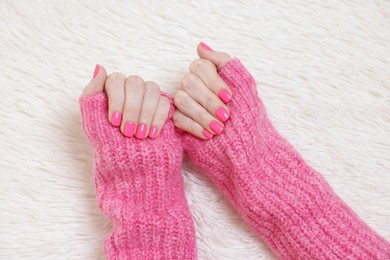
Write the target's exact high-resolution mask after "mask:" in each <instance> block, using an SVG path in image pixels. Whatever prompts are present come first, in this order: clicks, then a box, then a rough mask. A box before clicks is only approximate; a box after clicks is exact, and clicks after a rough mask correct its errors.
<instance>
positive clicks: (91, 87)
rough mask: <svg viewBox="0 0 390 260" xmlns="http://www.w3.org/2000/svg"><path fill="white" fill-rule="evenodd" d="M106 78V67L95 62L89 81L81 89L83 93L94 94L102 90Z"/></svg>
mask: <svg viewBox="0 0 390 260" xmlns="http://www.w3.org/2000/svg"><path fill="white" fill-rule="evenodd" d="M106 78H107V72H106V69H105V68H104V67H103V66H100V65H99V64H96V66H95V70H94V72H93V76H92V79H91V81H90V82H89V83H88V85H87V86H86V87H85V88H84V90H83V95H94V94H97V93H101V92H103V89H104V82H105V81H106Z"/></svg>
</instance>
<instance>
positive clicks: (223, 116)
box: [215, 107, 229, 122]
mask: <svg viewBox="0 0 390 260" xmlns="http://www.w3.org/2000/svg"><path fill="white" fill-rule="evenodd" d="M215 115H216V116H217V118H218V119H219V120H221V122H225V121H226V120H228V119H229V113H228V112H227V111H226V110H225V109H224V108H223V107H219V108H218V109H217V111H215Z"/></svg>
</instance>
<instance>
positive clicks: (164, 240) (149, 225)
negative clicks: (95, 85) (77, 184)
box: [80, 93, 197, 260]
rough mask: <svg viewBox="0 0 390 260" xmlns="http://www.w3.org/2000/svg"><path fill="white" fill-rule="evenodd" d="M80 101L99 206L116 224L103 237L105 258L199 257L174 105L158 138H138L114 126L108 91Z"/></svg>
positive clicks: (84, 97) (85, 97) (83, 97)
mask: <svg viewBox="0 0 390 260" xmlns="http://www.w3.org/2000/svg"><path fill="white" fill-rule="evenodd" d="M163 95H165V94H163ZM80 106H81V115H82V120H83V128H84V131H85V133H86V136H87V137H88V139H89V141H90V142H91V144H92V146H93V148H94V156H95V158H94V159H95V160H94V172H95V191H96V197H97V201H98V205H99V208H100V209H101V210H102V211H103V213H104V214H105V215H107V216H108V217H109V218H110V220H111V221H113V224H114V228H113V231H112V233H111V234H110V235H109V236H108V238H107V239H106V242H105V253H106V255H107V258H108V259H136V260H139V259H180V260H181V259H196V257H197V254H196V244H195V232H194V226H193V221H192V218H191V214H190V211H189V208H188V204H187V201H186V199H185V194H184V188H183V180H182V176H181V161H182V144H181V143H180V139H179V137H178V136H177V133H176V132H175V129H174V126H173V123H172V121H171V117H172V109H173V107H172V106H171V113H170V115H169V117H168V119H167V122H166V124H165V126H164V127H163V129H162V131H161V133H160V135H159V136H158V137H157V138H155V139H145V140H138V139H136V138H127V137H124V136H123V135H122V134H121V133H120V130H119V128H117V127H113V126H111V124H110V123H109V121H108V118H107V97H106V95H105V94H103V93H101V94H96V95H92V96H82V97H80Z"/></svg>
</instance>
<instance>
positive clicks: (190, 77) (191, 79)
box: [181, 73, 198, 91]
mask: <svg viewBox="0 0 390 260" xmlns="http://www.w3.org/2000/svg"><path fill="white" fill-rule="evenodd" d="M197 81H198V77H197V76H196V75H195V74H194V73H188V74H187V75H185V76H184V78H183V81H182V84H181V85H182V89H183V90H186V91H188V90H190V89H191V86H193V85H195V84H196V82H197Z"/></svg>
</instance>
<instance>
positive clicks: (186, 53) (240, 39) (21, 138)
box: [0, 0, 390, 260]
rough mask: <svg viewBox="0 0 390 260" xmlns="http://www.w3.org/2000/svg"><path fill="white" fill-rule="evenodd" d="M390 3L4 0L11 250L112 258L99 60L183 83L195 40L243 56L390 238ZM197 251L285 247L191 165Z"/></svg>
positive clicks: (3, 253)
mask: <svg viewBox="0 0 390 260" xmlns="http://www.w3.org/2000/svg"><path fill="white" fill-rule="evenodd" d="M389 27H390V2H389V1H386V0H377V1H366V0H351V1H347V0H343V1H341V0H329V1H320V0H316V1H312V0H297V1H255V0H252V1H244V0H240V1H239V0H237V1H222V0H220V1H205V0H196V1H195V0H191V1H151V0H149V1H99V0H95V1H92V0H90V1H79V0H67V1H27V0H20V1H12V0H2V1H1V2H0V33H1V37H0V89H1V101H0V104H1V110H0V122H1V127H0V152H1V161H0V200H1V201H0V259H104V254H103V249H102V245H103V241H104V238H105V236H106V234H107V233H108V232H109V230H110V228H111V225H110V223H109V221H108V220H107V219H106V218H105V217H104V216H103V215H102V214H101V213H100V212H99V210H98V209H97V206H96V202H95V197H94V188H93V177H92V150H91V147H90V146H89V144H88V142H87V140H86V138H85V137H84V134H83V132H82V128H81V124H80V116H79V106H78V97H79V95H80V93H81V90H82V88H83V87H84V85H86V84H87V83H88V81H89V80H90V78H91V76H92V73H93V69H94V66H95V64H96V63H99V64H102V65H104V66H105V67H106V68H107V70H108V72H114V71H120V72H124V73H125V74H128V75H130V74H137V75H140V76H142V77H143V78H144V79H147V80H154V81H156V82H158V83H160V85H161V87H162V89H164V90H168V91H170V92H171V93H174V91H175V90H176V89H177V88H178V87H179V85H180V80H181V78H182V77H183V75H184V74H185V73H186V71H187V70H188V65H189V64H190V62H191V61H192V60H193V59H195V58H196V57H197V56H196V49H195V47H196V44H197V43H198V42H200V41H204V42H206V43H207V44H209V45H210V46H211V47H212V48H214V49H217V50H224V51H226V52H228V53H230V54H231V55H233V56H236V57H239V58H241V60H242V62H243V63H244V64H245V65H246V66H247V67H248V68H249V70H250V71H251V73H252V74H253V75H254V76H255V78H256V79H257V81H258V83H259V93H260V95H261V96H262V98H263V100H264V102H265V104H266V106H267V108H268V112H269V115H270V117H271V119H272V121H273V122H274V124H275V125H276V128H277V129H278V130H279V131H280V132H281V133H282V134H283V135H284V136H285V137H286V138H287V139H288V140H289V141H290V142H291V143H292V144H293V145H294V146H295V148H296V149H297V150H298V151H299V152H300V153H301V154H302V156H303V157H304V158H305V159H306V160H307V161H308V163H309V164H311V165H312V166H313V167H314V168H315V169H317V170H319V171H320V172H321V173H322V174H323V175H324V176H325V177H326V179H327V180H328V181H329V182H330V184H331V185H332V187H333V188H334V189H335V191H336V192H337V193H338V194H339V196H340V197H341V198H342V199H344V200H345V201H346V202H347V203H348V204H349V205H350V206H351V207H352V208H353V209H354V210H355V211H356V212H357V213H358V215H359V216H360V217H361V218H363V220H364V221H366V222H367V223H368V224H369V225H370V226H371V227H372V228H373V229H374V230H376V231H377V232H379V234H381V235H382V236H384V237H385V238H386V239H387V240H389V239H390V221H389V219H390V131H389V129H390V30H389ZM183 175H184V179H185V187H186V194H187V198H188V201H189V204H190V207H191V211H192V213H193V217H194V220H195V223H196V231H197V246H198V254H199V259H247V260H249V259H273V258H274V255H273V253H272V252H270V251H269V250H268V249H267V248H266V246H265V245H264V244H263V243H262V242H261V241H260V240H259V239H258V238H256V237H255V236H254V234H253V233H252V232H251V231H250V230H249V229H248V228H247V227H246V226H245V225H244V224H243V222H242V221H241V220H240V217H239V216H238V215H237V214H236V213H235V212H234V210H233V209H232V208H231V207H230V205H229V204H228V203H227V202H226V201H225V199H224V198H223V197H222V196H221V194H220V193H219V192H218V191H217V190H216V189H215V188H214V186H213V185H212V184H211V183H210V182H209V181H208V180H207V179H206V178H204V177H203V176H202V175H200V174H198V173H196V172H194V171H193V170H191V169H187V170H185V171H183Z"/></svg>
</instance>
